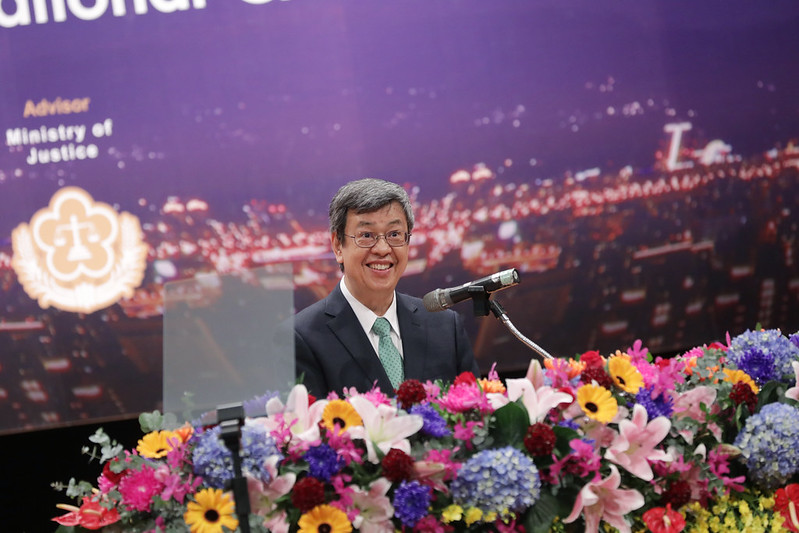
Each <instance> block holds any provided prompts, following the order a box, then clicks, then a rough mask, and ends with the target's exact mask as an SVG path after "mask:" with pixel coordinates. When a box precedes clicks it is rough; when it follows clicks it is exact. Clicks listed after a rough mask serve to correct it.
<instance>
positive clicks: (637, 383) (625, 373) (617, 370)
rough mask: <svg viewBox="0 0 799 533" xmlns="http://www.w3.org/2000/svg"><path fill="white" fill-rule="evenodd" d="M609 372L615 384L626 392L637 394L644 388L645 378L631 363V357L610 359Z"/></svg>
mask: <svg viewBox="0 0 799 533" xmlns="http://www.w3.org/2000/svg"><path fill="white" fill-rule="evenodd" d="M608 372H609V373H610V377H611V378H613V383H615V384H616V386H617V387H618V388H620V389H621V390H623V391H624V392H629V393H630V394H635V393H637V392H638V390H639V389H640V388H641V387H643V386H644V378H643V376H641V373H640V372H639V371H638V369H637V368H635V367H634V366H633V364H632V363H631V362H630V358H629V357H619V356H613V357H611V358H610V359H608Z"/></svg>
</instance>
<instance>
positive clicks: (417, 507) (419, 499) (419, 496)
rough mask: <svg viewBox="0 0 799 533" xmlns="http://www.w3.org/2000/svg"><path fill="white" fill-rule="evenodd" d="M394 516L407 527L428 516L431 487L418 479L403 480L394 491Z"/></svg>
mask: <svg viewBox="0 0 799 533" xmlns="http://www.w3.org/2000/svg"><path fill="white" fill-rule="evenodd" d="M393 504H394V516H396V517H397V518H399V519H400V521H401V522H402V523H403V524H404V525H405V526H407V527H413V526H415V525H416V522H418V521H419V520H421V519H422V518H424V517H425V516H427V508H428V507H429V506H430V487H426V486H424V485H422V484H421V483H419V482H418V481H403V482H402V483H400V486H399V487H397V490H395V491H394V502H393Z"/></svg>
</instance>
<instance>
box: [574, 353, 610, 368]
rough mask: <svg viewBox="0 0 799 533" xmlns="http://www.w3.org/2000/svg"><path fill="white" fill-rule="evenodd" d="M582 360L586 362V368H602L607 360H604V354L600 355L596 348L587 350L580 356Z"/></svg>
mask: <svg viewBox="0 0 799 533" xmlns="http://www.w3.org/2000/svg"><path fill="white" fill-rule="evenodd" d="M580 362H581V363H585V367H586V368H592V367H600V368H601V367H603V366H605V361H603V360H602V356H601V355H599V352H598V351H596V350H591V351H590V352H585V353H584V354H583V355H581V356H580Z"/></svg>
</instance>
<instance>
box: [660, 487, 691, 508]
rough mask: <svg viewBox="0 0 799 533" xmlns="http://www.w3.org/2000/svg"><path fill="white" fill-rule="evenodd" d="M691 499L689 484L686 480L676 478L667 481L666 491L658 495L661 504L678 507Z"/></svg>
mask: <svg viewBox="0 0 799 533" xmlns="http://www.w3.org/2000/svg"><path fill="white" fill-rule="evenodd" d="M690 501H691V485H690V484H689V483H688V482H687V481H682V480H676V481H672V482H671V483H669V486H668V488H667V489H666V491H665V492H664V493H663V494H662V495H661V496H660V503H661V504H662V505H666V506H668V505H671V506H672V507H673V508H674V509H679V508H680V507H682V506H683V505H685V504H686V503H688V502H690Z"/></svg>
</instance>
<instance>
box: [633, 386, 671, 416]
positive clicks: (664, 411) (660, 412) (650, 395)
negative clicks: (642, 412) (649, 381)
mask: <svg viewBox="0 0 799 533" xmlns="http://www.w3.org/2000/svg"><path fill="white" fill-rule="evenodd" d="M635 403H637V404H639V405H643V406H644V407H645V408H646V412H647V414H648V415H649V419H650V420H653V419H655V418H657V417H659V416H665V417H666V418H671V414H672V412H674V400H673V399H672V398H671V397H670V396H669V395H668V394H659V395H657V396H655V390H654V388H653V387H646V388H642V389H641V390H639V391H638V394H636V395H635ZM632 406H633V405H632V404H631V405H630V407H632Z"/></svg>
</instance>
